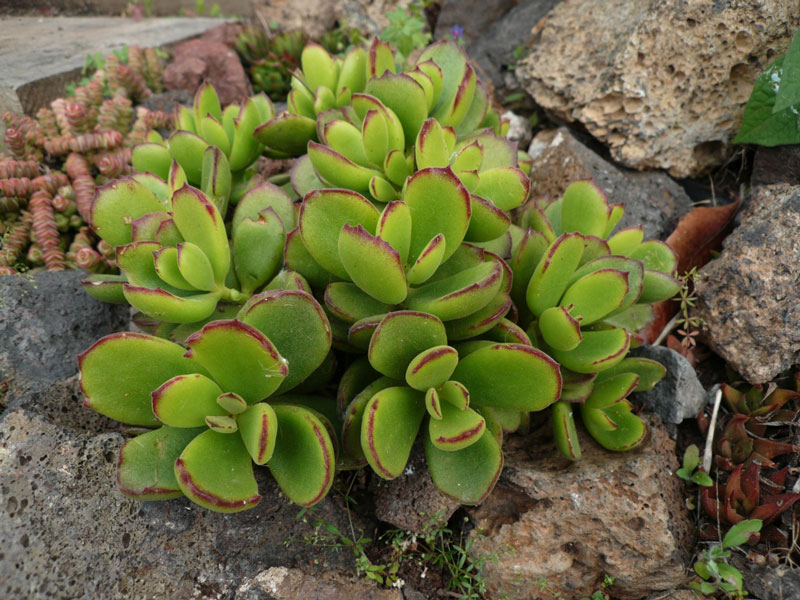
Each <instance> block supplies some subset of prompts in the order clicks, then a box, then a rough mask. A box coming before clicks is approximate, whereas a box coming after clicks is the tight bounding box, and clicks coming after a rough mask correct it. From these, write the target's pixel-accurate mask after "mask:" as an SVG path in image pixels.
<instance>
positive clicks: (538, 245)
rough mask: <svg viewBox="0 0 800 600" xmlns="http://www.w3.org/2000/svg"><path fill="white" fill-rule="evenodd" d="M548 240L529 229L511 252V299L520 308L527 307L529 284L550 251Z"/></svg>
mask: <svg viewBox="0 0 800 600" xmlns="http://www.w3.org/2000/svg"><path fill="white" fill-rule="evenodd" d="M548 246H549V244H548V242H547V238H545V237H544V234H542V233H540V232H538V231H533V230H532V229H528V230H527V231H526V232H525V234H524V235H523V237H522V239H521V240H520V242H519V244H518V245H516V246H515V247H514V248H513V249H512V251H511V260H510V261H509V263H508V265H509V266H510V267H511V271H512V272H513V273H514V278H513V281H512V284H511V298H512V299H513V300H514V303H515V304H516V305H517V307H518V308H520V307H526V306H527V303H526V294H527V290H528V283H529V282H530V280H531V277H532V276H533V272H534V271H535V270H536V266H537V265H538V264H539V262H540V261H541V260H542V257H543V256H544V255H545V252H547V249H548Z"/></svg>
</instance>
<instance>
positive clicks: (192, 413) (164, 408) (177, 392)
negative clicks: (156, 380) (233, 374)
mask: <svg viewBox="0 0 800 600" xmlns="http://www.w3.org/2000/svg"><path fill="white" fill-rule="evenodd" d="M220 394H222V390H221V389H220V387H219V386H218V385H217V384H216V383H214V382H213V381H212V380H211V379H209V378H208V377H206V376H205V375H201V374H200V373H189V374H186V375H176V376H175V377H173V378H172V379H169V380H167V381H165V382H164V383H163V384H162V385H161V386H159V387H158V388H157V389H155V390H153V393H152V394H151V396H152V399H153V414H154V415H155V416H156V418H157V419H158V420H159V421H161V422H162V423H164V425H169V426H170V427H202V426H203V425H205V422H206V421H205V419H206V417H207V416H209V415H214V416H224V415H227V414H228V413H227V411H225V410H224V409H223V408H222V407H221V406H220V405H219V404H218V403H217V398H218V397H219V395H220Z"/></svg>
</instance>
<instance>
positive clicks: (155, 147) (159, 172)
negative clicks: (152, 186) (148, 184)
mask: <svg viewBox="0 0 800 600" xmlns="http://www.w3.org/2000/svg"><path fill="white" fill-rule="evenodd" d="M131 162H132V163H133V168H134V169H136V170H137V171H138V172H139V173H152V174H153V175H156V176H158V177H160V178H161V179H164V180H166V179H167V176H168V175H169V166H170V163H171V162H172V156H171V155H170V153H169V150H168V149H167V148H166V146H164V145H163V144H154V143H144V144H136V145H135V146H134V147H133V151H132V152H131Z"/></svg>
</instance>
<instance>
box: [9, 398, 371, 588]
mask: <svg viewBox="0 0 800 600" xmlns="http://www.w3.org/2000/svg"><path fill="white" fill-rule="evenodd" d="M76 410H84V409H80V408H78V409H76ZM123 441H124V438H123V436H122V435H121V434H120V433H116V432H111V433H90V432H86V431H77V430H74V429H68V428H65V427H61V426H59V425H56V424H54V423H52V422H50V421H49V420H48V419H46V418H45V417H43V416H40V415H37V414H35V413H33V412H30V411H28V410H24V409H12V410H9V411H6V412H5V413H4V414H3V416H2V418H0V510H2V511H3V516H2V518H0V598H9V599H17V598H19V599H22V598H25V599H26V600H52V599H53V598H82V599H83V598H85V599H89V598H103V599H108V600H115V599H125V600H140V599H142V600H143V599H150V598H201V599H222V598H225V599H230V598H233V597H234V595H235V593H236V591H237V590H238V589H239V587H240V586H241V584H242V582H244V581H247V580H248V578H252V577H255V576H256V575H257V574H258V573H259V572H261V571H263V570H265V569H268V568H270V567H273V566H287V567H289V568H294V567H297V566H299V565H305V566H308V565H315V566H316V567H317V568H320V569H329V570H335V569H341V570H344V571H346V572H352V571H353V570H354V566H353V563H352V560H353V559H352V553H350V552H339V553H326V552H325V551H324V549H322V548H320V547H318V546H316V545H315V544H314V542H313V539H314V537H315V526H314V522H315V521H316V520H317V519H320V520H323V521H325V522H328V523H331V524H333V525H335V526H336V527H338V528H339V529H340V530H341V531H349V524H348V518H347V515H346V513H345V511H344V510H343V509H341V508H339V507H338V506H337V504H336V503H335V501H334V500H333V499H332V498H331V497H329V498H327V499H325V500H323V501H322V502H320V503H319V504H318V505H316V506H315V507H314V509H313V513H308V514H306V516H305V517H304V518H302V519H297V518H296V516H297V514H298V511H299V508H298V507H297V506H296V505H292V504H291V503H290V502H289V501H288V500H287V499H286V498H285V497H283V496H282V495H281V494H280V493H279V490H278V489H277V486H276V485H275V483H274V482H273V480H272V479H271V478H270V477H269V475H268V474H267V473H266V470H265V469H258V470H257V476H256V477H257V480H258V481H259V487H260V490H261V492H262V494H263V499H262V500H261V502H260V504H259V505H258V506H257V507H256V508H254V509H252V510H248V511H245V512H242V513H237V514H229V515H224V514H219V513H213V512H210V511H208V510H206V509H203V508H201V507H199V506H197V505H194V504H192V503H190V502H189V501H188V500H186V499H178V500H170V501H162V502H138V501H135V500H131V499H129V498H125V497H123V496H122V495H120V494H119V493H118V492H117V490H116V485H115V470H116V459H117V452H118V450H119V447H120V445H121V444H122V443H123ZM352 516H353V518H354V519H355V521H354V526H355V528H356V533H357V534H361V533H363V532H364V530H365V529H367V528H371V527H372V526H373V525H372V524H370V523H365V522H364V521H363V520H362V519H360V518H359V517H358V516H357V515H352ZM368 535H369V534H368ZM252 597H258V596H252ZM261 597H268V598H274V596H272V595H269V596H261ZM243 598H249V597H248V596H243Z"/></svg>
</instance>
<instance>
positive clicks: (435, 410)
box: [425, 388, 442, 419]
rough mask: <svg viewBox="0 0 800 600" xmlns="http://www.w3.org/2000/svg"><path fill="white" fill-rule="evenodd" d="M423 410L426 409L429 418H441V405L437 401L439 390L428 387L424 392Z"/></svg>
mask: <svg viewBox="0 0 800 600" xmlns="http://www.w3.org/2000/svg"><path fill="white" fill-rule="evenodd" d="M425 410H427V411H428V414H429V415H430V417H431V419H441V418H442V405H441V403H440V402H439V392H437V391H436V388H428V389H427V390H426V392H425Z"/></svg>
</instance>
